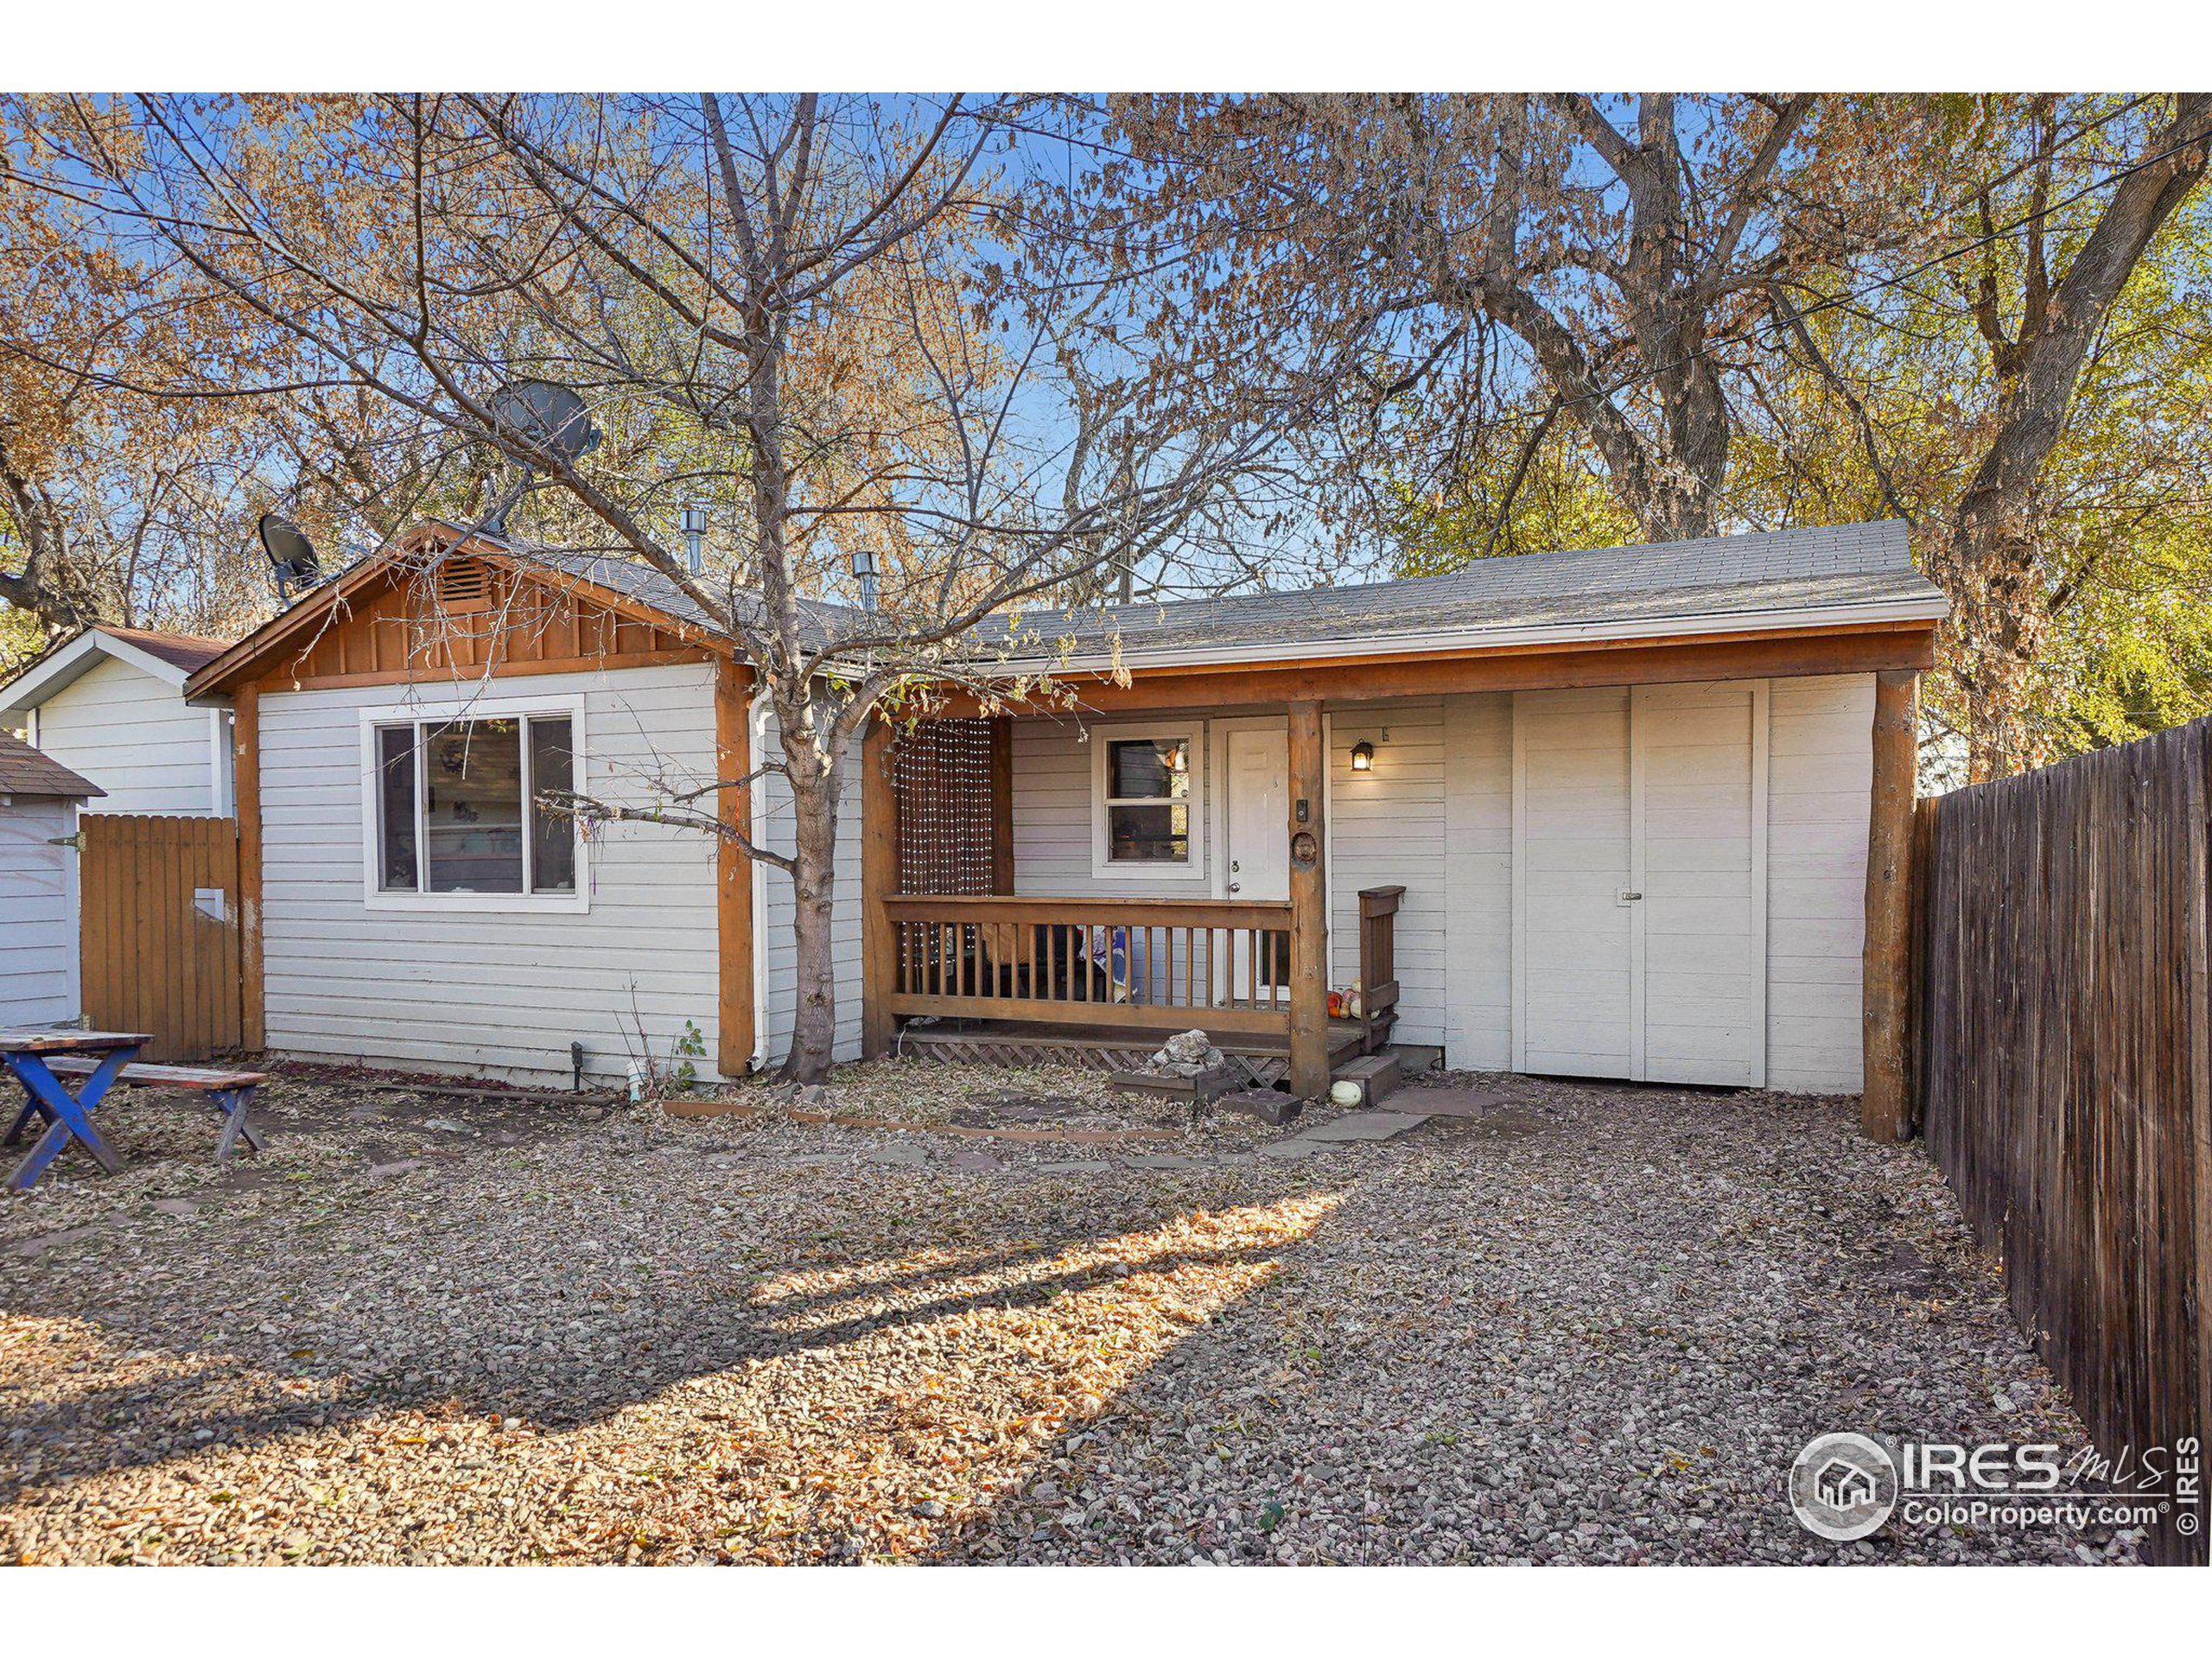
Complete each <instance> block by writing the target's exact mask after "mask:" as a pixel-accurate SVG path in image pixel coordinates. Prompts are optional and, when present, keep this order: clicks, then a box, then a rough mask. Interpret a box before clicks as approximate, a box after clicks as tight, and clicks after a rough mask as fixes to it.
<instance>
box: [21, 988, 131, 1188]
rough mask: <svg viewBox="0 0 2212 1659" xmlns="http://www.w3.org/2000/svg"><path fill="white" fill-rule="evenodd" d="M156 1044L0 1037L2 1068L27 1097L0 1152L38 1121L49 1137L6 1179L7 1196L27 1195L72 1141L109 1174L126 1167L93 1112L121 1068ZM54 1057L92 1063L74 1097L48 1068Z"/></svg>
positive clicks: (40, 1033) (67, 1034)
mask: <svg viewBox="0 0 2212 1659" xmlns="http://www.w3.org/2000/svg"><path fill="white" fill-rule="evenodd" d="M152 1040H153V1039H152V1038H150V1037H149V1036H148V1035H146V1034H145V1033H143V1032H133V1031H68V1030H60V1029H55V1030H25V1031H0V1065H5V1066H6V1067H7V1068H8V1071H9V1072H10V1074H11V1075H12V1076H13V1077H15V1079H16V1082H18V1083H20V1084H22V1085H23V1095H24V1103H23V1109H22V1113H21V1114H20V1115H18V1116H17V1117H16V1122H15V1127H14V1128H11V1129H10V1130H9V1131H8V1136H7V1139H6V1140H5V1141H0V1146H10V1147H12V1146H14V1145H15V1144H16V1142H17V1141H20V1140H22V1136H23V1131H24V1130H25V1129H26V1128H29V1127H30V1122H31V1120H32V1119H33V1118H37V1119H39V1120H40V1121H41V1122H44V1123H45V1125H46V1133H45V1134H43V1135H40V1136H39V1138H38V1140H37V1141H36V1143H35V1144H34V1145H33V1146H32V1147H31V1149H30V1155H29V1156H28V1157H27V1158H25V1159H24V1160H23V1161H22V1163H20V1164H18V1165H16V1170H15V1173H13V1174H12V1175H10V1176H9V1177H8V1182H7V1187H8V1191H9V1192H28V1191H29V1189H30V1187H31V1186H32V1185H33V1184H34V1183H35V1182H36V1181H37V1179H38V1178H39V1177H40V1176H41V1175H42V1174H43V1173H45V1172H46V1166H48V1164H50V1163H52V1162H53V1161H54V1159H55V1158H56V1157H58V1156H59V1155H60V1152H61V1149H62V1147H66V1146H67V1145H68V1144H69V1143H70V1142H71V1141H77V1142H78V1143H79V1144H80V1145H81V1146H82V1147H84V1148H85V1150H86V1151H87V1152H89V1153H91V1154H92V1156H93V1157H94V1158H95V1159H97V1160H99V1166H100V1167H101V1168H102V1169H104V1170H105V1171H107V1172H108V1173H109V1174H111V1175H112V1174H114V1173H116V1172H117V1171H118V1170H120V1169H121V1168H122V1167H123V1160H122V1159H120V1158H118V1156H117V1155H116V1152H115V1148H114V1147H111V1146H110V1145H108V1143H107V1141H105V1139H104V1138H103V1137H102V1136H101V1135H100V1132H99V1130H98V1129H96V1128H93V1127H92V1108H94V1107H95V1106H97V1105H99V1103H100V1101H101V1098H102V1097H103V1096H105V1095H106V1093H107V1091H108V1090H110V1089H111V1088H112V1087H113V1086H114V1084H115V1080H116V1078H117V1077H119V1076H120V1075H121V1074H122V1071H123V1068H124V1066H126V1065H130V1062H131V1060H132V1058H134V1057H135V1056H136V1055H137V1052H138V1051H139V1050H140V1049H141V1048H143V1047H144V1046H146V1045H147V1044H148V1043H149V1042H151V1041H152ZM50 1057H52V1058H60V1057H67V1058H71V1059H78V1060H79V1061H80V1062H81V1060H82V1059H85V1058H92V1060H93V1065H92V1070H91V1071H86V1072H85V1073H84V1074H83V1080H82V1081H81V1082H80V1083H79V1084H78V1085H77V1087H76V1089H75V1090H71V1089H70V1087H69V1085H68V1084H66V1083H64V1082H62V1080H61V1078H60V1076H59V1075H58V1074H57V1073H56V1072H55V1071H54V1067H53V1065H51V1064H49V1058H50ZM95 1057H96V1058H95Z"/></svg>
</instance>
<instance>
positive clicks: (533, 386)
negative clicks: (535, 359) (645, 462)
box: [491, 380, 599, 463]
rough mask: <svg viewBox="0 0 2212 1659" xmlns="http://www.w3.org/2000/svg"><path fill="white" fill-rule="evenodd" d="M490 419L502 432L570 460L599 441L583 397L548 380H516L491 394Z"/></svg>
mask: <svg viewBox="0 0 2212 1659" xmlns="http://www.w3.org/2000/svg"><path fill="white" fill-rule="evenodd" d="M491 410H492V418H493V420H494V421H495V422H497V423H499V426H500V427H501V428H502V429H504V430H505V431H509V432H512V433H513V434H515V435H517V436H518V437H524V438H527V439H529V440H530V441H531V442H532V443H534V444H537V446H538V447H539V448H543V449H550V450H551V451H552V452H553V453H554V454H556V455H558V456H560V457H561V458H562V459H563V461H569V462H571V463H574V462H575V461H577V460H578V459H579V458H581V457H582V456H583V455H585V454H588V453H590V451H591V450H592V449H593V448H594V447H595V446H596V445H597V444H598V442H599V429H598V428H597V427H595V426H594V425H593V424H592V423H591V411H590V410H587V409H586V408H585V407H584V400H583V399H582V398H581V397H577V396H576V394H575V392H573V391H570V390H569V388H568V387H566V386H556V385H554V384H553V383H552V382H551V381H550V380H518V381H516V382H514V383H513V384H512V385H505V386H501V387H500V388H499V391H495V392H493V394H492V401H491Z"/></svg>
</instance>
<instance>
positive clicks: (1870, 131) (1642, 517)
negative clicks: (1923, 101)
mask: <svg viewBox="0 0 2212 1659" xmlns="http://www.w3.org/2000/svg"><path fill="white" fill-rule="evenodd" d="M1116 116H1117V118H1118V120H1119V123H1120V130H1121V133H1122V137H1123V141H1124V142H1125V143H1127V144H1128V147H1129V148H1130V149H1132V150H1133V151H1134V152H1135V155H1136V156H1138V157H1139V158H1140V159H1141V162H1142V163H1143V165H1141V166H1135V167H1129V168H1123V169H1122V170H1120V171H1116V170H1112V169H1109V170H1106V171H1105V172H1103V174H1102V175H1101V183H1100V186H1099V188H1100V190H1101V192H1102V194H1104V195H1105V196H1107V197H1108V198H1109V200H1110V199H1111V198H1112V197H1113V196H1115V195H1116V193H1117V192H1126V193H1127V194H1128V207H1127V208H1126V210H1125V213H1124V217H1125V219H1127V220H1128V222H1129V223H1130V224H1131V225H1132V226H1135V227H1139V229H1140V230H1141V232H1142V233H1143V234H1145V235H1146V236H1147V238H1148V240H1147V242H1146V244H1145V245H1146V246H1147V249H1148V250H1149V251H1152V252H1153V254H1154V257H1160V258H1163V259H1165V258H1168V257H1184V258H1185V259H1187V260H1189V261H1190V262H1191V263H1192V265H1193V266H1194V267H1195V268H1196V269H1198V270H1201V271H1202V272H1203V273H1204V281H1203V289H1204V291H1203V292H1200V293H1197V294H1194V296H1193V299H1192V308H1191V315H1192V325H1193V326H1194V327H1210V328H1214V329H1217V330H1224V329H1226V330H1234V329H1236V328H1238V327H1249V328H1250V329H1251V330H1253V331H1254V337H1253V338H1252V339H1251V340H1249V345H1250V346H1251V348H1252V349H1255V350H1264V349H1266V347H1267V346H1268V339H1269V337H1270V336H1271V334H1273V335H1274V336H1276V337H1279V335H1280V329H1281V321H1282V319H1284V318H1285V317H1297V318H1299V319H1300V320H1301V322H1302V327H1304V329H1305V330H1306V331H1309V332H1311V333H1316V334H1330V333H1334V334H1338V335H1339V336H1341V337H1342V338H1343V339H1344V340H1347V341H1349V340H1359V341H1362V342H1363V344H1364V346H1365V350H1366V359H1365V360H1366V366H1367V371H1368V372H1367V373H1366V374H1365V376H1364V377H1363V379H1362V380H1361V382H1360V383H1359V384H1358V385H1357V389H1356V395H1355V397H1354V398H1353V400H1352V405H1351V406H1349V407H1340V408H1339V409H1338V411H1337V416H1338V419H1337V423H1336V424H1335V426H1334V427H1333V428H1332V436H1333V437H1335V438H1336V439H1337V440H1338V446H1337V454H1336V457H1335V458H1336V459H1338V460H1340V461H1345V462H1348V463H1349V470H1350V473H1351V476H1352V477H1353V478H1355V479H1358V480H1371V479H1372V478H1373V477H1374V476H1375V475H1376V472H1377V470H1378V464H1379V468H1380V470H1381V472H1382V473H1383V475H1384V476H1385V477H1386V478H1387V480H1389V484H1390V486H1392V487H1393V488H1394V489H1395V491H1396V492H1397V493H1398V495H1397V497H1393V496H1392V495H1390V494H1389V493H1385V494H1384V495H1383V498H1382V499H1380V501H1379V503H1378V505H1380V507H1381V509H1382V510H1383V512H1385V513H1386V514H1389V513H1395V512H1399V511H1400V510H1401V509H1402V507H1403V505H1405V504H1404V501H1403V499H1399V498H1402V496H1403V495H1406V494H1408V493H1409V494H1411V495H1412V496H1414V498H1416V499H1418V500H1423V501H1430V500H1433V502H1435V503H1437V504H1439V505H1440V506H1441V507H1444V508H1446V509H1448V507H1449V505H1450V503H1451V500H1452V497H1453V495H1454V493H1455V492H1456V491H1458V490H1459V488H1460V487H1461V486H1462V484H1463V481H1464V480H1466V479H1467V478H1469V477H1470V476H1471V475H1474V474H1483V473H1485V472H1490V473H1494V474H1497V475H1496V476H1495V477H1491V478H1488V479H1486V480H1485V481H1486V482H1487V483H1488V484H1489V485H1490V486H1491V489H1490V490H1489V496H1490V498H1491V512H1492V514H1493V517H1494V518H1495V519H1496V521H1497V522H1496V524H1493V526H1492V531H1491V534H1490V535H1488V536H1486V537H1484V538H1483V539H1484V543H1491V544H1494V543H1495V542H1496V541H1497V531H1499V530H1500V529H1502V527H1503V524H1504V523H1505V521H1506V520H1507V519H1508V518H1510V515H1511V514H1512V512H1514V510H1515V506H1516V500H1517V499H1518V495H1519V492H1520V490H1521V489H1522V486H1524V485H1526V484H1527V483H1528V482H1529V480H1531V479H1532V478H1534V477H1536V476H1539V475H1541V473H1542V471H1543V468H1542V467H1541V465H1540V464H1539V462H1540V458H1541V456H1542V455H1543V454H1544V453H1545V452H1546V448H1547V446H1552V447H1554V448H1556V446H1557V445H1558V444H1559V443H1560V442H1562V441H1567V442H1572V443H1573V444H1574V445H1576V446H1579V447H1580V448H1584V449H1586V451H1587V452H1589V453H1590V454H1592V455H1593V456H1594V457H1595V458H1596V461H1597V462H1598V464H1599V467H1601V468H1602V473H1603V477H1604V479H1605V483H1606V485H1607V486H1608V487H1609V488H1610V490H1611V493H1612V495H1613V497H1614V499H1616V500H1617V501H1618V504H1619V505H1620V507H1621V508H1623V509H1624V510H1625V512H1626V514H1627V515H1628V517H1629V518H1630V519H1631V520H1632V521H1633V524H1634V525H1635V527H1636V528H1637V530H1638V531H1640V532H1641V534H1642V535H1643V536H1644V537H1647V538H1649V539H1652V540H1670V539H1676V538H1680V537H1694V536H1702V535H1708V534H1711V533H1712V532H1713V531H1714V530H1715V529H1716V528H1718V527H1719V525H1720V523H1721V521H1722V518H1723V516H1724V508H1723V501H1724V493H1725V490H1726V486H1727V483H1728V468H1729V461H1730V455H1731V442H1732V436H1733V434H1734V431H1735V425H1736V416H1735V406H1736V404H1738V402H1739V401H1740V400H1742V399H1745V398H1747V397H1751V398H1756V397H1757V396H1758V379H1759V377H1760V375H1761V374H1762V373H1763V372H1764V370H1765V368H1766V366H1767V364H1768V361H1769V359H1770V355H1771V354H1770V352H1768V351H1767V350H1766V349H1765V346H1764V342H1763V340H1761V339H1760V338H1759V334H1758V331H1759V329H1760V327H1761V326H1762V325H1763V324H1765V323H1767V322H1769V321H1770V320H1771V316H1772V302H1771V296H1772V294H1773V292H1774V289H1775V285H1776V284H1777V283H1778V282H1781V281H1783V280H1786V279H1787V278H1788V277H1789V276H1790V275H1791V274H1793V273H1796V272H1799V271H1804V270H1817V269H1827V268H1832V267H1834V266H1835V265H1837V264H1840V263H1841V262H1842V261H1844V260H1845V259H1847V258H1848V257H1852V256H1853V255H1855V254H1858V253H1862V252H1864V251H1866V250H1868V249H1870V248H1872V247H1878V246H1885V245H1909V244H1910V242H1911V240H1912V238H1913V237H1914V234H1915V232H1916V219H1915V215H1914V213H1913V212H1912V208H1913V206H1914V204H1915V203H1916V201H1917V200H1920V198H1921V195H1922V194H1924V186H1916V178H1915V175H1914V174H1913V171H1912V169H1911V167H1910V160H1911V158H1913V157H1914V156H1916V155H1918V154H1919V152H1920V149H1921V147H1922V146H1923V143H1925V142H1926V139H1927V134H1926V132H1925V131H1924V127H1925V121H1924V116H1925V111H1924V110H1923V108H1922V106H1921V105H1918V104H1916V103H1915V102H1913V101H1911V100H1904V99H1893V100H1887V101H1883V100H1864V99H1857V100H1854V99H1841V98H1821V97H1815V96H1813V95H1809V94H1802V93H1800V94H1758V93H1747V94H1732V95H1728V96H1721V97H1700V98H1692V97H1689V96H1687V95H1680V94H1675V93H1664V92H1653V93H1643V94H1639V95H1636V96H1633V97H1629V98H1623V99H1614V98H1606V99H1599V98H1593V97H1591V96H1588V95H1586V94H1581V93H1575V94H1560V95H1554V96H1533V95H1521V94H1514V95H1503V96H1491V97H1480V98H1476V97H1463V96H1450V95H1434V96H1414V95H1410V94H1403V95H1376V96H1357V97H1346V96H1322V97H1269V98H1256V99H1243V98H1234V99H1190V98H1177V99H1128V100H1122V101H1121V102H1119V103H1117V104H1116ZM1155 173H1157V174H1163V175H1166V182H1164V183H1161V182H1159V181H1156V180H1155V178H1154V174H1155ZM1245 319H1249V320H1250V321H1249V324H1248V323H1246V322H1245V321H1244V320H1245ZM1501 439H1503V441H1504V444H1503V447H1504V449H1505V451H1506V452H1507V454H1508V455H1509V457H1510V458H1509V459H1508V460H1507V461H1506V462H1505V464H1504V465H1503V467H1491V466H1489V465H1488V464H1487V463H1488V461H1489V460H1490V459H1491V458H1492V457H1494V456H1495V455H1496V454H1497V450H1498V447H1499V445H1500V442H1501ZM1516 451H1517V454H1515V453H1514V452H1516ZM1477 550H1483V549H1482V548H1481V547H1478V549H1477Z"/></svg>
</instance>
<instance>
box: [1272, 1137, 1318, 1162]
mask: <svg viewBox="0 0 2212 1659" xmlns="http://www.w3.org/2000/svg"><path fill="white" fill-rule="evenodd" d="M1321 1149H1322V1148H1321V1143H1320V1142H1319V1141H1307V1140H1305V1139H1302V1138H1299V1139H1293V1140H1289V1141H1268V1144H1267V1145H1266V1146H1264V1147H1261V1148H1260V1156H1261V1157H1262V1158H1311V1157H1312V1156H1313V1154H1315V1153H1317V1152H1319V1151H1320V1150H1321Z"/></svg>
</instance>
